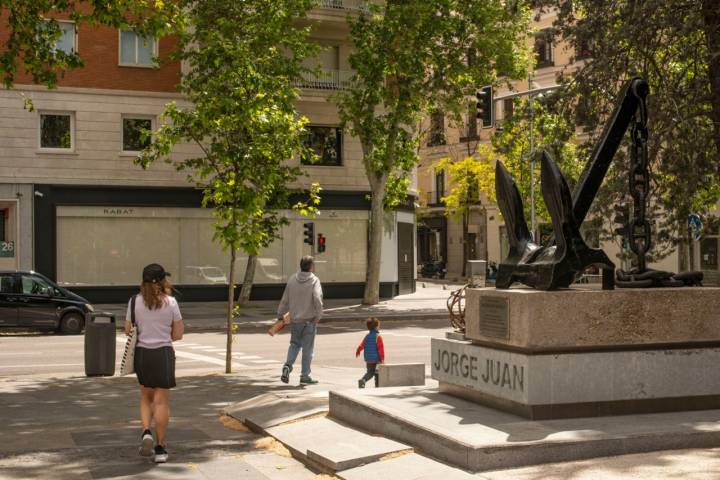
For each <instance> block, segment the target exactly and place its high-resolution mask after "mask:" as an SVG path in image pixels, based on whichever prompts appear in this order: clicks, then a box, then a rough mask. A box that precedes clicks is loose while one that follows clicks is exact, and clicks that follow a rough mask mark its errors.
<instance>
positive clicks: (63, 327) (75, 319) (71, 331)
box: [60, 313, 85, 335]
mask: <svg viewBox="0 0 720 480" xmlns="http://www.w3.org/2000/svg"><path fill="white" fill-rule="evenodd" d="M84 324H85V319H84V318H83V317H82V315H80V314H78V313H68V314H67V315H65V316H64V317H62V320H61V321H60V331H61V332H62V333H64V334H65V335H77V334H78V333H80V332H82V329H83V325H84Z"/></svg>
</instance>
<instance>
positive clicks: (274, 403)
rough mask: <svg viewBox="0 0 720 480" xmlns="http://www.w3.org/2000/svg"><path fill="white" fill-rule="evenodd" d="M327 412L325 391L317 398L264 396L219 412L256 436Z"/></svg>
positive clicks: (272, 394)
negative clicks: (285, 424) (273, 428)
mask: <svg viewBox="0 0 720 480" xmlns="http://www.w3.org/2000/svg"><path fill="white" fill-rule="evenodd" d="M327 410H328V399H327V392H319V393H318V394H317V395H307V394H304V395H291V394H282V393H265V394H263V395H258V396H257V397H253V398H250V399H248V400H245V401H244V402H240V403H235V404H232V405H230V406H228V407H226V408H224V409H223V411H222V413H224V414H225V415H229V416H231V417H233V418H235V419H236V420H239V421H241V422H242V423H244V424H245V425H246V426H247V427H248V428H250V429H251V430H253V431H254V432H256V433H264V432H265V430H266V429H268V428H271V427H275V426H277V425H281V424H283V423H287V422H293V421H296V420H299V419H301V418H305V417H310V416H314V415H319V414H323V413H325V412H327Z"/></svg>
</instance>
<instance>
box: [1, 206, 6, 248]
mask: <svg viewBox="0 0 720 480" xmlns="http://www.w3.org/2000/svg"><path fill="white" fill-rule="evenodd" d="M5 212H7V209H4V208H3V209H0V242H4V241H5V221H6V220H5V215H6V213H5Z"/></svg>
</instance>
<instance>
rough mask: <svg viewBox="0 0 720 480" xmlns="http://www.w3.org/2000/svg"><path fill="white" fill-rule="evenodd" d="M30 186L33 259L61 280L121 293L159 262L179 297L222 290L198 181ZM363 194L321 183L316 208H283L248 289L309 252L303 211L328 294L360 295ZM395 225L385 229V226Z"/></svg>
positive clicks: (394, 275)
mask: <svg viewBox="0 0 720 480" xmlns="http://www.w3.org/2000/svg"><path fill="white" fill-rule="evenodd" d="M36 189H37V190H38V191H40V192H42V195H43V197H42V198H41V199H39V200H37V199H36V202H35V211H36V219H35V220H36V221H35V248H36V252H37V254H36V261H35V265H36V269H37V270H38V271H40V272H41V273H44V274H46V275H48V276H49V277H51V278H53V279H54V280H56V281H57V282H58V283H59V284H60V285H62V286H64V287H66V288H69V289H71V290H73V291H76V292H78V293H80V294H82V295H85V296H87V297H88V298H89V299H90V300H91V301H96V302H106V301H107V302H109V301H123V300H125V299H127V297H128V296H129V295H130V294H131V292H132V291H134V290H136V288H137V287H136V286H137V285H138V283H139V280H140V272H141V271H142V268H143V266H144V265H146V264H148V263H152V262H157V263H161V264H162V265H163V266H165V268H166V269H167V270H168V271H170V272H172V281H173V283H174V284H175V285H176V287H177V288H178V290H179V291H180V293H181V295H182V298H183V300H222V299H224V295H225V289H226V285H227V281H228V273H229V270H230V269H229V262H230V254H229V252H227V251H223V249H222V248H221V246H220V245H219V244H218V243H217V242H215V241H213V234H214V228H213V218H212V215H211V212H210V211H209V210H208V209H204V208H199V207H198V206H199V204H200V193H199V192H198V191H197V190H195V189H181V188H178V189H172V188H170V189H168V188H121V187H111V188H108V187H102V188H100V187H66V186H37V187H36ZM366 204H367V200H366V199H365V196H364V194H363V193H348V192H328V193H325V194H324V197H323V204H322V205H321V209H322V213H321V215H320V216H319V217H317V218H315V219H308V218H305V217H301V216H300V215H298V214H297V213H295V212H293V211H287V212H285V214H286V217H287V218H288V220H289V221H290V224H289V225H287V226H285V227H283V229H282V235H281V238H279V239H278V240H276V241H275V242H274V243H273V244H272V245H270V246H269V247H268V248H266V249H264V250H263V251H262V252H261V253H260V255H259V258H258V264H257V268H256V272H255V282H254V283H255V286H254V288H253V298H258V299H275V298H280V296H281V295H282V290H283V288H284V285H285V282H286V281H287V279H288V278H289V276H290V275H292V274H293V273H294V272H296V271H297V269H298V265H299V262H300V258H301V257H302V256H303V255H307V254H311V253H312V252H311V247H310V246H309V245H306V244H304V243H303V242H302V238H303V223H305V222H308V221H312V222H313V223H314V224H315V234H316V235H317V234H322V235H323V236H324V237H325V239H326V240H325V241H326V250H325V252H323V253H318V254H316V255H315V258H316V273H317V274H318V276H319V277H320V278H321V280H322V281H323V287H324V293H325V296H326V297H328V298H333V297H335V298H338V297H360V296H362V292H363V287H364V281H365V273H366V263H367V238H368V209H367V205H366ZM1 206H2V205H1V204H0V208H1ZM406 216H407V215H406ZM396 231H397V229H391V230H390V233H389V235H391V236H392V235H396ZM386 243H387V245H390V247H388V248H392V245H397V239H394V240H393V238H389V239H388V241H387V242H386ZM383 247H384V248H385V244H384V245H383ZM395 248H397V247H396V246H395ZM396 256H397V254H396V253H395V255H393V256H392V258H395V257H396ZM384 257H385V253H384ZM388 258H390V257H388ZM246 262H247V257H246V256H244V255H243V254H239V255H238V259H237V262H236V268H235V270H236V276H235V281H236V283H239V282H241V280H242V277H243V274H244V270H245V265H246ZM410 262H412V259H410ZM392 263H393V264H394V265H395V266H394V268H389V269H388V268H384V269H383V272H385V273H384V275H383V278H382V279H381V295H382V296H385V297H387V296H392V295H395V294H397V292H398V290H399V287H398V281H399V277H398V268H399V267H398V266H397V265H396V262H392ZM413 278H414V272H413Z"/></svg>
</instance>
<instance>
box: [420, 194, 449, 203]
mask: <svg viewBox="0 0 720 480" xmlns="http://www.w3.org/2000/svg"><path fill="white" fill-rule="evenodd" d="M424 193H425V205H427V206H438V205H443V203H442V201H441V199H442V197H443V196H444V195H445V194H444V193H440V194H438V193H439V192H424Z"/></svg>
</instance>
